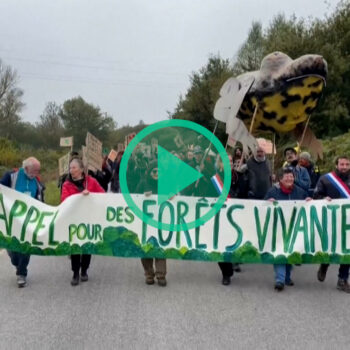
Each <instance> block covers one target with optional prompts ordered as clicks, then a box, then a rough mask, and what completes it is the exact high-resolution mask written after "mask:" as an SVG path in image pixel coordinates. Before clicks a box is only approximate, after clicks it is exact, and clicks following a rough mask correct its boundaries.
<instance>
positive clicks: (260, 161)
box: [247, 147, 272, 199]
mask: <svg viewBox="0 0 350 350" xmlns="http://www.w3.org/2000/svg"><path fill="white" fill-rule="evenodd" d="M247 168H248V183H249V189H248V198H249V199H264V197H265V195H266V192H267V191H268V190H269V189H270V187H271V185H272V183H271V171H270V164H269V162H268V160H267V159H266V155H265V151H264V149H263V148H262V147H258V148H257V150H256V154H255V155H253V156H252V157H251V158H249V159H248V161H247Z"/></svg>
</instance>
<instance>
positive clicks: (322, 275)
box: [317, 265, 328, 282]
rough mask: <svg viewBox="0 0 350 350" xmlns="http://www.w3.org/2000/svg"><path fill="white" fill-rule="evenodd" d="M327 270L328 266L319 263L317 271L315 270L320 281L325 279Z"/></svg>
mask: <svg viewBox="0 0 350 350" xmlns="http://www.w3.org/2000/svg"><path fill="white" fill-rule="evenodd" d="M327 270H328V266H327V265H326V266H325V265H320V267H319V269H318V271H317V279H318V280H319V281H320V282H323V281H324V280H325V279H326V275H327Z"/></svg>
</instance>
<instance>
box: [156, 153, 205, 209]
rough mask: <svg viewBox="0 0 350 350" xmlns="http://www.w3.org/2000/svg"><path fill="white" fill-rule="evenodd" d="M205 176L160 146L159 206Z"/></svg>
mask: <svg viewBox="0 0 350 350" xmlns="http://www.w3.org/2000/svg"><path fill="white" fill-rule="evenodd" d="M202 176H203V174H201V173H200V172H199V171H197V170H195V169H193V168H192V167H191V166H189V165H187V164H186V163H185V162H183V161H182V160H180V159H179V158H178V157H175V156H174V155H173V154H172V153H170V152H168V151H167V150H165V149H164V148H163V147H161V146H158V204H159V205H161V204H162V203H164V202H165V201H167V200H168V199H170V198H171V197H173V196H175V195H177V194H178V193H180V192H181V191H182V190H183V189H185V188H187V187H188V186H189V185H191V184H193V183H194V182H196V181H197V180H199V179H200V178H201V177H202Z"/></svg>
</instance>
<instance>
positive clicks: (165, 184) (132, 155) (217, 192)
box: [119, 119, 231, 232]
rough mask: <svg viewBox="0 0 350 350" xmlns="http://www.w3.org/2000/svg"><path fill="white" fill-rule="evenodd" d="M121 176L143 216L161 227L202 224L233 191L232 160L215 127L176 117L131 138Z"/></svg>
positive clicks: (134, 207) (130, 201)
mask: <svg viewBox="0 0 350 350" xmlns="http://www.w3.org/2000/svg"><path fill="white" fill-rule="evenodd" d="M119 181H120V188H121V192H122V194H123V196H124V199H125V201H126V203H127V205H128V206H129V208H130V209H131V210H132V211H133V212H134V214H135V215H136V216H137V217H138V218H139V219H141V220H142V221H143V222H144V223H146V224H147V225H150V226H153V227H155V228H158V229H159V230H166V231H176V232H179V231H185V230H189V229H193V228H196V227H198V226H200V225H203V224H204V223H205V222H207V221H208V220H210V219H212V218H213V217H214V216H215V215H216V214H217V213H218V211H219V210H220V209H221V207H222V206H223V205H224V203H225V201H226V198H227V196H228V193H229V189H230V185H231V166H230V161H229V159H228V156H227V153H226V150H225V148H224V147H223V145H222V144H221V142H220V141H219V139H218V138H217V137H216V136H215V135H214V134H213V133H212V132H211V131H209V130H208V129H206V128H204V127H203V126H201V125H199V124H196V123H193V122H190V121H188V120H181V119H172V120H165V121H161V122H158V123H155V124H152V125H150V126H148V127H146V128H145V129H143V130H141V131H140V132H139V133H138V134H137V135H136V136H135V137H134V138H133V139H132V141H131V142H130V143H129V145H128V146H127V148H126V150H125V152H124V155H123V157H122V161H121V164H120V171H119ZM218 183H220V184H221V186H217V184H218Z"/></svg>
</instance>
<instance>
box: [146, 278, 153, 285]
mask: <svg viewBox="0 0 350 350" xmlns="http://www.w3.org/2000/svg"><path fill="white" fill-rule="evenodd" d="M146 284H148V285H152V284H154V278H153V277H147V278H146Z"/></svg>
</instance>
